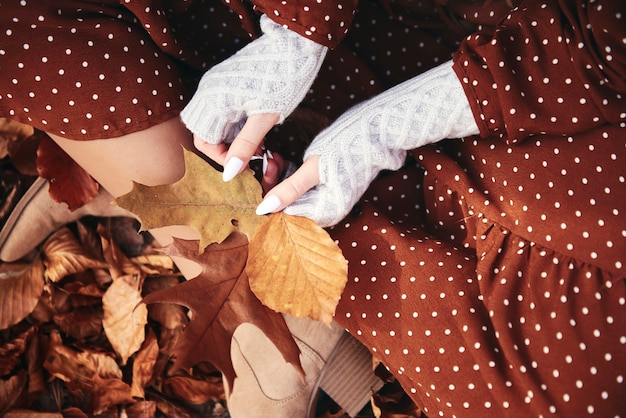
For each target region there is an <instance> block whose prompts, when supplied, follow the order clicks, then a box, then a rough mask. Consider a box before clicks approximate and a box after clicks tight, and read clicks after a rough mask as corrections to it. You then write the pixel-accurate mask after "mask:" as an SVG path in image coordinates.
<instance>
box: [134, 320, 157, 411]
mask: <svg viewBox="0 0 626 418" xmlns="http://www.w3.org/2000/svg"><path fill="white" fill-rule="evenodd" d="M158 357H159V344H158V343H157V339H156V336H155V335H154V332H152V330H150V331H149V332H148V336H147V337H146V339H145V341H144V342H143V344H142V346H141V348H140V349H139V351H138V352H137V355H136V356H135V358H134V359H133V381H132V383H131V390H130V394H131V396H132V397H133V398H140V399H143V398H145V390H144V388H145V387H146V384H147V383H148V382H150V381H151V380H152V375H153V372H154V365H155V364H156V361H157V358H158Z"/></svg>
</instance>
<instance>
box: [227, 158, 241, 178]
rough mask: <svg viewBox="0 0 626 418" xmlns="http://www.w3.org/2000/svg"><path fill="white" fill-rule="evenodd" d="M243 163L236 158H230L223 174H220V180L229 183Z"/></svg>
mask: <svg viewBox="0 0 626 418" xmlns="http://www.w3.org/2000/svg"><path fill="white" fill-rule="evenodd" d="M242 166H243V161H241V159H239V158H237V157H232V158H231V159H230V160H228V162H227V163H226V165H225V166H224V172H223V173H222V179H223V180H224V181H231V180H232V179H233V178H235V176H236V175H237V174H238V173H239V170H241V167H242Z"/></svg>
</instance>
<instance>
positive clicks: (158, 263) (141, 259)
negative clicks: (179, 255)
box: [130, 254, 174, 275]
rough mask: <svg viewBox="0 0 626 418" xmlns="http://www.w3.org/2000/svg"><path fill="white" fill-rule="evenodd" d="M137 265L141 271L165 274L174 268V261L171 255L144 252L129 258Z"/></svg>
mask: <svg viewBox="0 0 626 418" xmlns="http://www.w3.org/2000/svg"><path fill="white" fill-rule="evenodd" d="M130 261H132V262H133V263H134V264H136V265H137V266H139V268H140V269H141V271H143V272H144V273H146V274H150V275H158V274H165V273H166V272H171V271H173V270H174V261H173V260H172V259H171V257H168V256H166V255H162V254H146V255H140V256H137V257H133V258H131V259H130Z"/></svg>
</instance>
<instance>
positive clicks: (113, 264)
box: [98, 225, 141, 280]
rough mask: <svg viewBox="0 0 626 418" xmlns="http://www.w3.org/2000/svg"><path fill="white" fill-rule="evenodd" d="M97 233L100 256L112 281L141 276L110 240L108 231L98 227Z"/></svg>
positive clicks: (100, 226) (137, 268) (136, 267)
mask: <svg viewBox="0 0 626 418" xmlns="http://www.w3.org/2000/svg"><path fill="white" fill-rule="evenodd" d="M98 233H99V234H100V239H101V242H102V255H103V257H104V260H105V261H106V262H107V264H108V270H109V273H110V274H111V277H112V278H113V280H116V279H117V278H119V277H123V276H135V277H138V276H141V269H140V268H139V267H138V266H137V265H136V264H134V263H133V262H131V261H130V260H129V259H128V257H126V255H124V253H123V252H122V250H121V249H120V247H118V246H117V244H116V243H115V242H114V241H113V239H112V238H111V234H110V231H109V230H108V229H107V228H106V227H105V226H103V225H98Z"/></svg>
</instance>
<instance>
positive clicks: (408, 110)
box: [287, 62, 478, 227]
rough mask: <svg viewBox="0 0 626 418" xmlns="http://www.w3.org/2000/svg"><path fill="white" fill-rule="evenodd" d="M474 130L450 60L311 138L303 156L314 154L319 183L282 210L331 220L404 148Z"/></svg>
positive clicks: (401, 156)
mask: <svg viewBox="0 0 626 418" xmlns="http://www.w3.org/2000/svg"><path fill="white" fill-rule="evenodd" d="M474 134H478V126H477V125H476V122H475V121H474V116H473V115H472V111H471V110H470V106H469V103H468V101H467V98H466V97H465V93H464V92H463V87H462V86H461V83H460V82H459V80H458V78H457V76H456V75H455V74H454V71H453V70H452V63H451V62H446V63H444V64H441V65H440V66H438V67H435V68H433V69H431V70H430V71H428V72H426V73H424V74H422V75H419V76H417V77H415V78H413V79H411V80H409V81H406V82H404V83H402V84H400V85H398V86H396V87H394V88H392V89H390V90H387V91H386V92H385V93H383V94H381V95H379V96H377V97H375V98H373V99H371V100H369V101H367V102H365V103H362V104H360V105H357V106H355V107H354V108H352V109H350V110H349V111H348V112H346V113H345V114H344V115H343V116H342V117H340V118H339V119H338V120H337V122H335V123H334V124H333V125H332V126H331V127H330V128H328V129H326V130H325V131H323V132H322V133H321V134H320V135H319V136H318V137H317V138H315V140H314V141H313V143H312V144H311V146H310V147H309V148H308V149H307V151H306V153H305V156H304V158H305V159H306V158H308V157H310V156H311V155H319V156H320V163H319V167H320V184H319V185H318V186H317V187H316V188H314V189H313V190H311V191H309V192H308V193H306V194H305V195H304V196H302V197H301V198H300V199H299V200H298V201H297V202H295V203H294V204H293V205H292V206H291V207H289V208H287V213H290V214H292V215H300V216H307V217H309V218H311V219H313V220H315V221H316V222H317V223H318V224H319V225H321V226H324V227H326V226H331V225H334V224H336V223H337V222H339V221H341V220H342V219H343V218H344V217H345V216H346V215H347V214H348V213H349V212H350V210H351V208H352V207H353V206H354V204H355V203H356V202H357V201H358V200H359V198H361V196H362V195H363V193H364V192H365V190H366V189H367V187H368V186H369V184H370V183H371V182H372V180H374V178H375V177H376V176H377V175H378V173H380V172H381V171H382V170H397V169H399V168H400V167H401V166H402V164H403V162H404V160H405V157H406V151H407V150H410V149H415V148H419V147H421V146H423V145H426V144H430V143H434V142H437V141H439V140H441V139H444V138H460V137H464V136H467V135H474Z"/></svg>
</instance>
